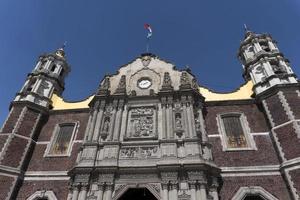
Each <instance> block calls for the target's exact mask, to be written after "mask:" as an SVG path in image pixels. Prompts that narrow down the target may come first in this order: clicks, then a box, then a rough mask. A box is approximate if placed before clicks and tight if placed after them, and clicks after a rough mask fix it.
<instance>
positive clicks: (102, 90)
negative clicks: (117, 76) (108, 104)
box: [97, 76, 110, 95]
mask: <svg viewBox="0 0 300 200" xmlns="http://www.w3.org/2000/svg"><path fill="white" fill-rule="evenodd" d="M109 87H110V80H109V77H108V76H106V77H105V78H104V81H103V83H102V84H101V85H100V88H99V89H98V91H97V94H99V95H107V94H109Z"/></svg>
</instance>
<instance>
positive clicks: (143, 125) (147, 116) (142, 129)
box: [130, 107, 154, 137]
mask: <svg viewBox="0 0 300 200" xmlns="http://www.w3.org/2000/svg"><path fill="white" fill-rule="evenodd" d="M153 114H154V111H153V108H144V107H140V108H134V109H132V110H131V120H130V123H131V126H130V127H131V128H130V130H131V132H132V134H131V135H132V136H133V137H151V136H153V134H154V133H153V126H154V125H153V123H154V120H153Z"/></svg>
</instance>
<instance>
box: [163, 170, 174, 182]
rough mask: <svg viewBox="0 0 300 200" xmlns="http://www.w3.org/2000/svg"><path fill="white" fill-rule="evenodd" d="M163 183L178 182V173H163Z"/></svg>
mask: <svg viewBox="0 0 300 200" xmlns="http://www.w3.org/2000/svg"><path fill="white" fill-rule="evenodd" d="M160 175H161V179H162V181H177V178H178V172H161V174H160Z"/></svg>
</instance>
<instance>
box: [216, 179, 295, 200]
mask: <svg viewBox="0 0 300 200" xmlns="http://www.w3.org/2000/svg"><path fill="white" fill-rule="evenodd" d="M223 181H224V182H223V187H222V188H221V191H220V196H221V200H231V198H232V197H233V196H234V195H235V194H236V192H237V191H238V189H239V188H240V187H246V186H261V187H263V188H264V189H265V190H266V191H268V192H269V193H271V194H272V195H273V196H275V197H277V198H278V199H280V200H288V199H290V197H289V194H288V190H287V188H286V186H285V183H284V181H283V179H282V177H281V176H254V177H251V176H247V177H224V178H223Z"/></svg>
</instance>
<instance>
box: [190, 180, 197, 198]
mask: <svg viewBox="0 0 300 200" xmlns="http://www.w3.org/2000/svg"><path fill="white" fill-rule="evenodd" d="M189 186H190V192H191V200H197V199H196V181H189Z"/></svg>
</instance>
